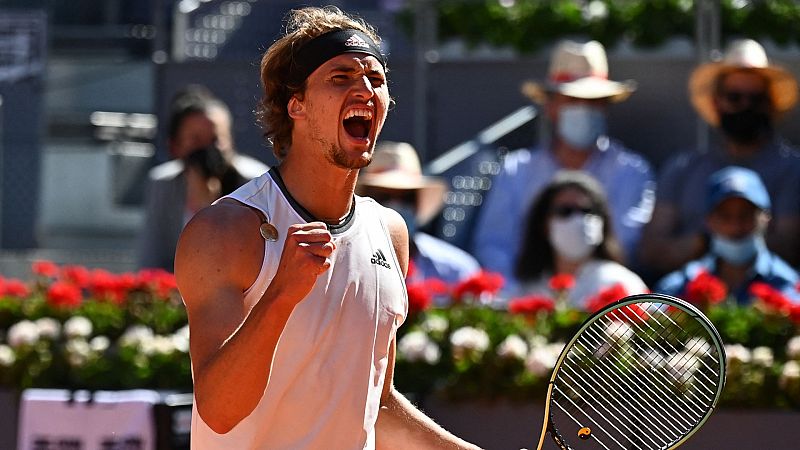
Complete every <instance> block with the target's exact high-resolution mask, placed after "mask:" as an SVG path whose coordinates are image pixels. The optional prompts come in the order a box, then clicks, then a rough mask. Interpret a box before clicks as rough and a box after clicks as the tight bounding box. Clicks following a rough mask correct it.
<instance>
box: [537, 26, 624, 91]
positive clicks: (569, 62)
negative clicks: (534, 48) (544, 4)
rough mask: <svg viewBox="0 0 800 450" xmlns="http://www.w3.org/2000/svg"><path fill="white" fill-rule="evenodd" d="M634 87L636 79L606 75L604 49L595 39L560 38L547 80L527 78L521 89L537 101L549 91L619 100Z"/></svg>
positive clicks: (606, 60)
mask: <svg viewBox="0 0 800 450" xmlns="http://www.w3.org/2000/svg"><path fill="white" fill-rule="evenodd" d="M635 90H636V82H635V81H633V80H627V81H612V80H609V79H608V59H607V58H606V50H605V48H603V44H601V43H599V42H597V41H589V42H586V43H580V42H575V41H569V40H567V41H561V42H560V43H559V44H558V45H557V46H556V48H555V49H554V50H553V55H552V57H551V59H550V69H549V71H548V75H547V80H546V81H544V82H537V81H531V80H529V81H526V82H525V83H523V85H522V93H523V94H525V95H526V96H528V97H530V98H531V99H532V100H533V101H534V102H537V103H545V102H546V100H547V96H548V94H551V93H559V94H563V95H566V96H568V97H575V98H584V99H601V98H607V99H609V100H610V101H612V102H621V101H623V100H625V99H627V98H628V97H629V96H630V95H631V94H632V93H633V92H634V91H635Z"/></svg>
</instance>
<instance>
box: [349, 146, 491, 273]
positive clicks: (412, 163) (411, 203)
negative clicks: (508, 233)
mask: <svg viewBox="0 0 800 450" xmlns="http://www.w3.org/2000/svg"><path fill="white" fill-rule="evenodd" d="M446 191H447V185H446V184H445V182H444V181H443V180H442V179H439V178H435V177H428V176H424V175H422V169H421V167H420V162H419V157H418V156H417V151H416V150H415V149H414V147H412V146H411V144H408V143H405V142H391V141H383V142H378V144H377V145H376V146H375V153H374V155H373V157H372V162H371V163H370V165H369V166H367V167H365V168H363V169H361V173H360V174H359V177H358V186H357V188H356V193H358V194H359V195H363V196H367V197H372V198H373V199H374V200H375V201H377V202H378V203H380V204H381V205H383V206H386V207H388V208H392V209H394V210H395V211H397V212H398V213H400V215H401V216H403V219H405V221H406V225H407V226H408V235H409V236H411V239H409V247H410V248H409V253H410V255H411V262H412V263H413V270H409V274H408V275H409V278H408V281H409V282H413V281H421V280H425V279H428V278H438V279H440V280H442V281H445V282H447V283H454V282H456V281H459V280H461V279H463V278H465V277H467V276H469V275H472V274H474V273H475V272H477V271H478V270H479V269H480V267H479V266H478V262H477V261H476V260H475V258H473V257H472V256H471V255H470V254H468V253H467V252H465V251H463V250H461V249H460V248H458V247H455V246H453V245H451V244H449V243H447V242H445V241H443V240H441V239H438V238H435V237H433V236H431V235H429V234H427V233H423V232H422V231H419V229H420V227H423V226H425V225H426V224H427V223H428V222H429V221H430V220H431V219H433V217H434V216H435V215H436V214H437V213H438V212H439V210H440V209H441V208H442V205H443V203H444V194H445V192H446Z"/></svg>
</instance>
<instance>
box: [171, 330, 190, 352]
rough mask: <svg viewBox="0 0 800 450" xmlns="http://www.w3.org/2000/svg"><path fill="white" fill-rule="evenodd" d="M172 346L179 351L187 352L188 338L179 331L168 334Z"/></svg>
mask: <svg viewBox="0 0 800 450" xmlns="http://www.w3.org/2000/svg"><path fill="white" fill-rule="evenodd" d="M170 339H172V346H173V347H175V350H177V351H179V352H181V353H189V338H188V337H187V336H185V335H183V334H181V333H174V334H173V335H172V336H170Z"/></svg>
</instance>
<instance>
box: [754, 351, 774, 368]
mask: <svg viewBox="0 0 800 450" xmlns="http://www.w3.org/2000/svg"><path fill="white" fill-rule="evenodd" d="M752 357H753V364H756V365H759V366H762V367H772V363H773V362H775V358H774V356H773V355H772V349H771V348H769V347H756V348H754V349H753V353H752Z"/></svg>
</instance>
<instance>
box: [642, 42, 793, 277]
mask: <svg viewBox="0 0 800 450" xmlns="http://www.w3.org/2000/svg"><path fill="white" fill-rule="evenodd" d="M689 94H690V96H691V100H692V104H693V105H694V107H695V109H696V110H697V112H698V113H699V114H700V116H701V117H702V118H703V120H705V121H706V122H708V123H709V124H710V125H712V126H713V127H715V128H716V129H718V130H719V134H720V136H718V140H717V141H716V142H714V143H713V144H712V146H711V148H710V150H709V151H708V152H701V151H695V152H687V153H683V154H679V155H676V156H675V157H673V158H672V159H670V160H669V161H667V163H666V164H665V166H664V168H663V169H662V171H661V173H660V176H659V185H658V196H657V199H656V207H655V210H654V213H653V219H652V221H651V222H650V224H648V226H647V227H645V231H644V235H643V238H642V245H641V261H642V263H644V264H645V265H646V266H647V267H648V268H649V269H650V270H652V271H653V272H655V273H657V274H663V273H665V272H667V271H671V270H675V269H677V268H678V267H680V266H681V265H682V264H684V263H686V262H688V261H689V260H691V259H695V258H699V257H700V256H701V255H702V254H703V253H705V252H706V251H707V249H708V236H707V235H706V234H705V230H704V227H703V217H704V216H705V205H704V203H703V195H700V193H702V192H704V191H705V184H706V182H707V180H708V178H709V176H710V175H711V174H712V173H714V172H715V171H717V170H719V169H721V168H723V167H726V166H731V165H736V166H742V167H747V168H749V169H752V170H754V171H755V172H756V173H758V174H759V175H760V177H761V179H762V180H763V182H764V183H765V184H766V188H767V191H768V192H769V195H770V198H771V199H772V215H773V217H774V220H773V221H772V224H771V226H770V228H769V229H768V230H767V232H766V233H767V234H766V237H767V242H768V243H769V245H770V248H773V249H775V250H776V251H777V252H779V253H780V254H781V256H783V257H784V258H786V259H787V260H788V261H789V262H791V263H793V264H796V263H798V262H799V261H798V243H799V242H800V236H798V230H799V229H800V157H798V154H797V151H796V150H795V149H793V148H792V147H790V146H789V145H788V144H787V143H786V142H784V141H783V140H781V139H779V138H778V137H777V136H775V133H774V132H773V126H774V124H775V122H776V121H777V120H778V119H779V118H780V117H781V116H782V115H783V114H784V113H786V112H787V111H789V110H790V109H791V108H792V107H794V105H795V103H797V96H798V93H797V81H796V80H795V78H794V77H793V76H792V75H791V74H790V73H789V72H788V71H786V70H785V69H783V68H780V67H777V66H774V65H771V64H769V63H768V60H767V56H766V53H765V52H764V48H763V47H761V45H760V44H758V43H757V42H755V41H753V40H738V41H735V42H733V43H731V45H730V46H729V47H728V49H727V51H726V53H725V56H724V58H723V60H722V61H720V62H714V63H708V64H703V65H701V66H699V67H698V68H697V69H695V71H694V72H693V73H692V75H691V78H690V79H689Z"/></svg>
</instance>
